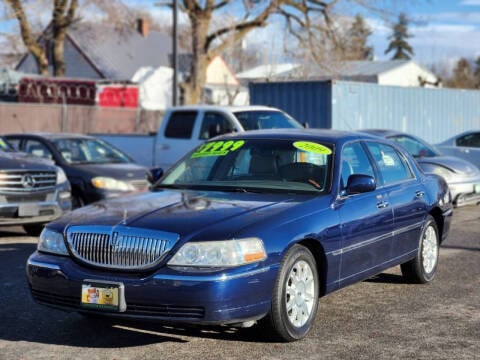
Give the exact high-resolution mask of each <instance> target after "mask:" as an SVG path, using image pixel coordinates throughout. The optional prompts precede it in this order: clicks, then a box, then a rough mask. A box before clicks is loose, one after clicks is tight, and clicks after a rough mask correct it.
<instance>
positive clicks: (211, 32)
mask: <svg viewBox="0 0 480 360" xmlns="http://www.w3.org/2000/svg"><path fill="white" fill-rule="evenodd" d="M338 1H340V0H330V1H321V0H245V1H243V2H242V3H241V4H240V3H239V2H238V1H237V2H234V1H232V0H183V1H180V10H181V11H183V12H184V13H185V14H186V15H187V17H188V19H189V22H190V27H191V36H192V41H191V52H192V62H191V69H190V76H189V78H188V79H187V81H186V82H184V83H183V84H182V87H183V90H184V95H185V99H186V102H187V103H197V102H198V101H199V100H200V99H201V95H202V90H203V88H204V85H205V81H206V68H207V66H208V64H209V62H210V61H211V60H212V59H213V58H214V57H215V56H217V55H220V54H222V53H223V52H224V51H225V49H227V48H228V46H229V45H230V44H231V43H232V41H233V42H234V43H237V42H239V41H241V40H242V39H244V38H245V36H246V35H247V34H248V33H249V32H250V31H252V30H254V29H258V28H262V27H265V26H266V25H267V24H268V21H269V20H270V19H271V17H272V16H275V15H277V16H280V17H281V18H283V19H284V21H285V24H286V27H287V29H288V31H289V32H290V33H291V34H293V35H294V36H295V37H296V38H297V39H298V41H301V42H314V41H315V39H314V38H313V37H311V36H308V34H307V35H305V34H306V33H309V31H308V30H309V29H310V28H313V26H314V24H313V23H312V17H313V16H314V15H318V16H320V17H321V18H322V19H323V22H322V23H319V25H317V30H318V29H321V28H322V30H323V31H324V33H325V34H327V33H329V29H330V26H331V17H330V15H331V9H332V8H333V6H334V5H335V4H336V3H337V2H338ZM233 3H235V5H236V6H237V13H240V11H239V7H240V6H242V7H243V10H242V11H241V12H242V14H243V16H242V17H241V18H239V19H237V21H236V22H234V23H233V24H231V23H227V24H224V25H223V26H220V27H213V26H212V19H213V18H214V17H217V15H218V16H221V14H222V11H225V9H226V7H227V5H229V4H233ZM170 6H171V4H170Z"/></svg>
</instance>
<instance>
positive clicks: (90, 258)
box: [67, 226, 179, 270]
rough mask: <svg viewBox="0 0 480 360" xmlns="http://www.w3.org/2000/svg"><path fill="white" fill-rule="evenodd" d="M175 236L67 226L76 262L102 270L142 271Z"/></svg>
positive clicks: (159, 257)
mask: <svg viewBox="0 0 480 360" xmlns="http://www.w3.org/2000/svg"><path fill="white" fill-rule="evenodd" d="M178 238H179V236H178V234H173V233H168V232H163V231H153V230H147V229H139V228H132V227H127V226H115V227H108V226H71V227H69V228H68V229H67V241H68V245H69V247H70V250H71V251H72V253H73V254H74V256H75V257H77V258H78V259H80V260H82V261H84V262H86V263H88V264H91V265H94V266H99V267H103V268H113V269H124V270H143V269H147V268H150V267H152V266H154V265H156V264H158V263H159V262H160V261H161V260H162V259H163V258H164V257H165V255H166V254H167V253H168V252H169V251H170V249H171V248H172V247H173V245H175V243H176V242H177V241H178Z"/></svg>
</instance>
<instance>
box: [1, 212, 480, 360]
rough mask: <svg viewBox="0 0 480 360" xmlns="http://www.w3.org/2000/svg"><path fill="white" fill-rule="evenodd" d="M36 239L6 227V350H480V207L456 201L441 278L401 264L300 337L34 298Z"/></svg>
mask: <svg viewBox="0 0 480 360" xmlns="http://www.w3.org/2000/svg"><path fill="white" fill-rule="evenodd" d="M35 246H36V240H35V238H32V237H27V236H25V235H24V233H23V232H22V230H21V228H15V227H12V228H2V229H0V268H1V270H0V289H1V292H0V359H88V360H94V359H102V360H108V359H186V358H188V359H203V360H205V359H319V358H322V359H323V358H324V359H394V358H395V359H398V358H401V359H480V207H471V206H469V207H464V208H460V209H456V211H455V214H454V219H453V227H452V229H451V232H450V237H449V239H448V240H447V241H446V242H445V243H444V244H443V246H442V248H441V252H440V265H439V271H438V274H437V278H436V279H435V281H434V282H433V283H432V284H429V285H411V284H405V283H404V282H403V280H402V278H401V276H400V272H399V268H398V267H396V268H392V269H390V270H389V271H387V272H385V273H383V274H380V275H378V276H376V277H374V278H371V279H369V280H367V281H364V282H362V283H359V284H356V285H353V286H350V287H348V288H346V289H343V290H340V291H338V292H336V293H333V294H330V295H328V296H326V297H324V298H323V299H321V301H320V308H319V311H318V314H317V319H316V322H315V327H314V329H313V331H312V332H311V333H310V335H309V336H308V337H307V338H306V339H304V340H302V341H299V342H295V343H289V344H283V343H272V342H269V341H268V336H265V334H262V333H261V331H259V330H257V329H255V328H250V329H231V328H228V327H172V326H165V325H161V324H156V323H138V322H137V323H135V322H125V321H122V322H120V321H114V320H105V321H101V320H94V319H88V318H84V317H82V316H80V315H77V314H75V313H64V312H61V311H57V310H54V309H50V308H47V307H43V306H40V305H38V304H36V303H34V302H33V301H32V300H31V298H30V295H29V292H28V288H27V283H26V279H25V274H24V272H25V270H24V269H25V262H26V259H27V258H28V256H29V254H30V253H31V252H33V251H34V249H35Z"/></svg>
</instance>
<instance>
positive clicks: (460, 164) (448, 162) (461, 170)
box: [416, 156, 479, 176]
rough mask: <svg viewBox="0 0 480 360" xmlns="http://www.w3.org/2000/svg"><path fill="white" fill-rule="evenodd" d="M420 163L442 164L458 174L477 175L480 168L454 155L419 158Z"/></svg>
mask: <svg viewBox="0 0 480 360" xmlns="http://www.w3.org/2000/svg"><path fill="white" fill-rule="evenodd" d="M416 160H417V162H418V163H419V164H420V165H424V164H430V165H440V166H443V167H446V168H448V169H450V170H452V171H454V172H455V173H457V174H464V175H472V176H473V175H475V174H477V173H478V172H479V170H478V168H477V167H476V166H475V165H473V164H472V163H470V162H468V161H466V160H463V159H460V158H458V157H454V156H435V157H423V158H417V159H416Z"/></svg>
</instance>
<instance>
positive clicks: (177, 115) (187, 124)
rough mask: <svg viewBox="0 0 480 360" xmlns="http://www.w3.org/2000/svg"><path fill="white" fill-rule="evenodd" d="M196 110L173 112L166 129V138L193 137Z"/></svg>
mask: <svg viewBox="0 0 480 360" xmlns="http://www.w3.org/2000/svg"><path fill="white" fill-rule="evenodd" d="M196 118H197V112H196V111H175V112H173V113H171V115H170V118H169V119H168V124H167V127H166V129H165V137H166V138H174V139H190V138H191V137H192V132H193V127H194V126H195V119H196Z"/></svg>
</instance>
